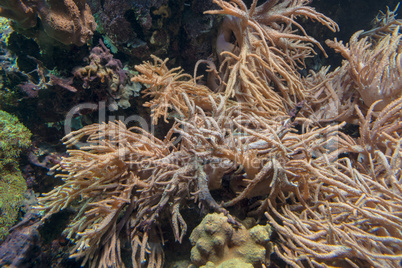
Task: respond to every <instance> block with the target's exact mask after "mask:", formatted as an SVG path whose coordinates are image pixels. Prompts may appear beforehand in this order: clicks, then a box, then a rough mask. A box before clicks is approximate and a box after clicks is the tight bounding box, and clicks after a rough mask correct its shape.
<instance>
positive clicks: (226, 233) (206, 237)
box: [190, 213, 272, 267]
mask: <svg viewBox="0 0 402 268" xmlns="http://www.w3.org/2000/svg"><path fill="white" fill-rule="evenodd" d="M271 232H272V231H271V228H270V226H269V225H265V226H262V225H257V226H254V227H252V228H250V229H247V228H246V227H245V226H244V225H242V224H239V225H237V226H233V225H231V224H230V223H229V222H228V218H227V217H226V216H224V215H223V214H217V213H213V214H208V215H207V216H205V218H204V219H203V220H202V222H201V223H200V225H198V226H197V227H196V228H195V229H194V230H193V232H192V233H191V236H190V241H191V243H192V245H193V248H192V250H191V261H192V262H193V263H194V264H196V265H198V266H202V265H205V266H202V267H219V265H220V264H222V263H224V262H225V261H228V260H233V259H238V262H241V263H244V264H245V265H247V264H248V265H250V264H251V266H250V267H262V264H264V263H265V264H266V263H268V262H269V255H270V253H271V252H270V249H271V242H270V241H269V240H270V236H271Z"/></svg>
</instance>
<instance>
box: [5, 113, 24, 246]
mask: <svg viewBox="0 0 402 268" xmlns="http://www.w3.org/2000/svg"><path fill="white" fill-rule="evenodd" d="M30 137H31V133H30V132H29V130H28V129H27V128H26V127H24V126H23V125H22V124H21V123H20V122H19V121H18V119H17V118H16V117H14V116H12V115H10V114H8V113H6V112H4V111H0V212H1V214H0V240H3V239H4V238H5V237H6V235H7V234H8V229H9V228H10V227H11V226H12V225H13V224H14V223H15V221H16V220H17V216H18V211H19V208H20V206H21V205H22V199H23V195H24V193H25V191H26V188H27V186H26V183H25V180H24V178H23V177H22V174H21V171H20V170H19V165H18V157H19V155H20V153H21V151H22V150H23V149H26V148H27V147H29V145H30V143H31V142H30Z"/></svg>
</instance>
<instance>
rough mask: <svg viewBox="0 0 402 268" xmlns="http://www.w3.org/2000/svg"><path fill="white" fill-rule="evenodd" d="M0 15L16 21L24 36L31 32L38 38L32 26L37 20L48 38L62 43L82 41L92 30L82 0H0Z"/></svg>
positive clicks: (91, 20) (92, 23)
mask: <svg viewBox="0 0 402 268" xmlns="http://www.w3.org/2000/svg"><path fill="white" fill-rule="evenodd" d="M0 16H3V17H7V18H10V19H12V20H14V21H15V22H16V23H17V28H20V29H21V30H22V31H23V32H24V33H26V34H28V35H31V34H32V35H34V36H35V37H37V38H39V39H41V40H42V41H43V40H44V39H46V38H43V37H41V34H40V32H39V33H37V32H36V31H35V30H32V31H27V30H29V29H33V28H34V27H36V26H37V24H38V18H39V19H40V27H41V28H42V30H43V31H44V32H45V33H46V35H47V38H48V37H50V38H52V39H54V40H57V41H59V42H61V43H63V44H66V45H70V44H75V45H77V46H82V45H84V44H86V43H87V42H88V41H89V40H90V39H91V38H92V35H93V32H94V31H95V30H96V23H95V21H94V19H93V16H92V13H91V10H90V8H89V6H88V5H87V4H86V3H85V1H83V0H66V1H58V0H51V1H45V0H35V1H27V0H17V1H14V0H3V1H1V2H0Z"/></svg>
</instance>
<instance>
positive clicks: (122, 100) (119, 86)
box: [74, 40, 141, 110]
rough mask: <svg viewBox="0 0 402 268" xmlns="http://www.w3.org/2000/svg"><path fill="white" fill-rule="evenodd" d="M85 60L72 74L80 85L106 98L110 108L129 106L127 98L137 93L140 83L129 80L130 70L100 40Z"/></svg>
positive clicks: (101, 97) (100, 97)
mask: <svg viewBox="0 0 402 268" xmlns="http://www.w3.org/2000/svg"><path fill="white" fill-rule="evenodd" d="M87 61H88V65H86V66H84V67H79V68H76V69H75V70H74V76H75V77H76V78H78V79H80V80H81V81H82V82H83V84H82V87H83V88H84V89H89V88H91V90H92V91H93V92H94V93H95V94H98V97H99V99H100V100H102V99H106V100H107V102H108V104H109V108H111V110H117V108H118V106H120V107H122V108H128V107H130V102H129V99H130V97H132V96H136V95H138V94H139V91H140V88H141V85H140V84H138V83H134V82H131V81H130V78H129V74H130V71H129V70H126V69H125V68H123V64H122V63H121V61H120V60H118V59H116V58H114V57H113V54H112V53H110V50H109V49H108V48H107V47H106V46H105V45H104V43H103V42H102V40H100V43H99V45H98V46H96V47H94V48H93V49H92V51H91V54H90V55H89V58H88V60H87Z"/></svg>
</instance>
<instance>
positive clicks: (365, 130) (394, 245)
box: [38, 0, 402, 267]
mask: <svg viewBox="0 0 402 268" xmlns="http://www.w3.org/2000/svg"><path fill="white" fill-rule="evenodd" d="M213 2H214V3H216V4H217V5H218V6H219V7H220V8H221V9H220V10H214V11H209V12H208V13H209V14H224V15H227V18H226V19H225V22H223V26H222V30H221V35H220V36H219V37H218V41H217V42H219V43H220V44H218V45H217V49H218V52H219V53H220V54H219V56H220V62H217V63H213V64H212V63H211V64H210V65H209V66H210V69H209V70H208V71H210V74H211V75H214V76H215V78H216V79H215V82H216V84H215V85H210V87H208V86H202V85H199V84H198V82H199V80H200V79H201V78H196V77H191V76H190V75H188V74H184V73H183V72H182V71H181V69H180V68H173V69H169V68H167V66H166V62H167V60H161V59H158V58H156V57H154V62H153V64H152V63H149V62H145V63H143V64H141V65H137V66H136V69H137V71H138V72H139V75H138V76H136V77H134V78H133V81H136V82H141V83H144V84H146V85H147V86H148V88H146V89H145V90H144V92H145V95H147V96H149V97H150V98H151V100H150V101H149V102H148V103H146V104H145V105H146V106H148V107H150V108H151V111H152V117H153V122H154V123H156V122H157V120H158V118H159V117H161V116H163V118H164V120H165V121H166V120H169V119H171V118H174V123H173V125H172V127H171V129H170V130H169V131H168V132H167V133H166V135H165V137H164V139H158V138H156V137H154V136H153V135H152V133H149V132H147V131H146V130H144V129H141V128H138V127H131V128H127V127H126V126H125V125H124V124H123V123H122V122H120V121H117V122H108V123H101V124H93V125H90V126H86V127H84V128H82V129H80V130H78V131H75V132H72V133H70V134H68V135H67V136H66V137H65V138H64V139H63V141H64V143H65V144H66V145H67V146H68V147H70V149H69V150H68V154H69V156H67V157H64V158H63V159H62V160H61V162H60V163H59V164H58V165H56V166H55V167H54V168H53V169H54V170H57V171H59V174H58V175H57V176H59V177H61V178H62V179H63V181H64V182H65V183H64V184H63V185H60V186H58V187H56V188H55V189H54V190H52V191H51V192H49V193H47V194H45V195H44V196H43V197H41V198H40V207H39V208H38V209H40V210H42V211H43V212H44V219H46V218H49V217H50V216H51V215H52V214H54V213H56V212H58V211H60V210H62V209H65V208H67V207H68V206H69V205H71V204H72V203H75V202H77V201H80V203H81V205H80V208H79V211H78V213H77V214H76V216H75V218H74V219H73V220H72V221H71V223H70V224H69V226H68V227H67V228H66V230H65V234H66V235H67V237H68V238H69V239H71V240H73V241H74V242H75V246H74V247H73V249H72V251H71V256H72V257H75V258H79V259H83V264H85V263H86V262H89V263H90V266H91V267H110V266H113V267H123V266H124V264H123V260H122V256H121V249H120V248H121V245H123V244H127V243H128V244H129V245H130V246H131V261H132V265H133V267H143V266H147V267H162V265H163V261H164V256H163V249H162V244H161V243H163V233H162V232H161V228H159V227H160V225H161V220H162V219H166V218H168V219H169V220H170V223H171V226H172V229H173V233H174V237H175V239H176V240H177V241H179V242H180V241H182V239H183V238H184V235H185V233H186V231H187V224H186V222H185V220H184V218H183V216H182V215H181V208H182V207H183V206H184V205H185V204H189V203H190V202H189V201H190V200H191V201H195V202H196V203H197V204H198V205H203V206H204V207H207V208H210V209H212V210H214V211H215V212H219V213H223V214H224V215H226V218H225V221H226V222H225V226H227V227H228V228H227V229H231V228H241V227H239V222H238V220H236V219H235V217H233V216H232V215H230V213H229V212H228V210H227V209H226V208H228V207H232V206H235V205H236V204H238V203H240V202H241V201H244V200H248V201H249V203H248V205H247V207H246V208H244V211H245V212H248V213H249V216H254V217H257V218H259V219H261V217H262V216H263V215H265V216H266V219H267V220H268V222H269V223H270V224H271V225H272V226H273V227H274V231H275V232H276V233H277V235H278V237H279V239H278V241H275V243H273V244H274V246H273V248H274V252H275V254H276V255H277V256H278V257H279V258H280V259H281V260H282V261H284V262H285V263H286V264H288V265H289V266H292V267H326V266H338V267H346V266H347V267H349V266H350V267H366V266H371V267H397V266H398V265H399V264H400V262H401V260H402V252H401V251H402V220H401V219H400V215H401V209H402V199H401V196H402V187H401V185H400V177H401V173H402V170H401V160H402V159H401V143H402V140H401V132H402V124H401V114H400V109H401V107H402V97H401V96H400V95H399V93H398V92H400V88H399V84H400V83H398V81H395V84H394V86H395V88H393V87H390V88H387V87H388V85H391V84H393V81H394V80H395V79H399V78H398V74H399V71H400V64H399V59H400V55H399V52H400V49H399V40H400V33H399V27H398V26H396V24H397V23H395V22H392V19H389V20H383V21H388V23H391V24H392V25H391V26H390V25H389V26H381V27H380V26H378V27H377V29H382V30H383V29H389V31H388V32H387V31H385V32H384V31H382V30H377V31H373V33H376V34H372V35H371V36H370V37H361V36H360V37H359V36H358V34H356V35H355V36H354V37H353V38H352V40H351V43H350V44H349V50H348V49H347V46H344V45H342V44H340V43H337V42H332V43H331V42H330V44H332V47H334V48H335V49H336V50H337V51H340V52H342V55H343V56H345V57H346V60H347V62H345V63H344V65H343V67H340V68H339V69H337V70H335V71H334V72H328V68H325V67H324V68H323V69H322V70H321V71H320V72H318V73H312V74H311V75H310V76H308V77H302V76H301V74H300V73H299V72H298V71H297V70H298V69H299V68H302V67H303V66H304V60H305V58H306V57H309V56H311V55H312V54H313V48H312V46H313V45H316V46H318V47H319V48H321V46H320V45H319V44H318V43H317V42H316V41H315V40H314V39H312V38H311V37H309V36H308V35H307V34H306V33H305V31H304V30H303V28H302V27H301V25H299V24H298V23H297V22H296V21H295V18H296V17H298V16H304V17H308V18H311V19H313V20H316V21H319V22H321V23H322V24H324V25H326V26H328V27H329V28H330V29H332V30H336V29H337V25H336V23H335V22H333V21H332V20H330V19H329V18H327V17H325V16H324V15H322V14H320V13H318V12H317V11H315V10H314V9H313V8H311V7H308V6H306V5H307V4H308V3H309V1H307V0H285V1H277V0H276V1H267V2H265V3H264V4H262V5H260V6H257V0H254V1H253V2H252V4H251V7H250V8H249V9H247V7H246V6H245V4H244V3H243V2H242V1H240V0H232V1H222V0H214V1H213ZM388 17H389V18H391V17H392V15H389V16H388ZM229 33H230V34H231V33H233V36H234V39H235V40H232V39H228V38H227V35H228V34H229ZM297 33H301V35H298V34H297ZM379 33H381V34H379ZM377 36H379V37H377ZM370 42H372V44H373V45H372V46H371V47H370V44H371V43H370ZM387 44H388V45H392V46H387ZM350 51H355V52H354V53H353V54H351V53H349V52H350ZM356 55H360V56H359V57H361V58H355V56H356ZM388 63H389V64H388ZM384 64H385V66H384ZM387 64H388V65H387ZM355 65H356V66H355ZM362 65H364V66H363V68H362V69H359V68H361V67H362ZM213 66H218V68H217V69H216V70H213V69H212V68H213ZM370 67H372V68H377V69H378V70H379V72H374V69H373V70H370ZM378 70H377V71H378ZM378 73H380V75H377V74H378ZM217 76H218V77H217ZM363 78H364V79H366V80H364V79H363ZM371 85H374V86H379V87H384V88H383V89H384V90H383V91H382V92H380V93H381V94H379V92H378V91H374V90H373V88H372V87H371ZM383 97H384V98H385V100H384V101H382V100H381V99H382V98H383ZM379 98H380V99H379ZM381 101H382V102H381ZM319 103H321V105H322V107H324V109H325V108H327V110H329V111H330V114H328V115H325V112H324V111H323V110H322V109H321V107H320V106H319ZM340 107H342V110H341V111H340V114H337V113H336V112H335V111H336V109H338V108H340ZM172 111H175V112H176V113H172ZM341 120H342V121H343V120H350V121H351V122H352V123H354V124H356V128H357V127H359V133H358V134H356V135H355V134H353V135H352V134H349V132H348V131H347V130H348V129H347V126H346V123H345V122H342V121H341ZM75 145H77V148H76V149H73V148H71V147H73V146H75ZM224 176H226V178H229V179H230V182H229V184H230V185H229V187H230V190H231V191H232V192H233V196H230V195H228V196H223V197H222V198H223V200H222V201H223V203H222V204H218V203H217V202H216V201H215V200H214V198H213V196H212V195H211V193H210V190H213V189H224V187H225V186H223V183H222V180H223V177H224ZM225 190H229V189H225ZM222 217H223V216H222ZM195 236H196V235H194V236H193V238H194V237H195ZM193 241H194V240H193ZM194 260H195V259H194ZM195 262H196V263H197V261H196V260H195ZM197 264H199V265H201V263H197ZM267 264H268V261H265V262H264V263H261V266H262V267H264V266H266V265H267Z"/></svg>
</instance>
